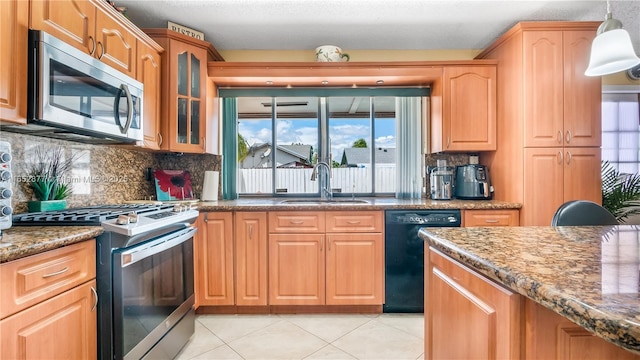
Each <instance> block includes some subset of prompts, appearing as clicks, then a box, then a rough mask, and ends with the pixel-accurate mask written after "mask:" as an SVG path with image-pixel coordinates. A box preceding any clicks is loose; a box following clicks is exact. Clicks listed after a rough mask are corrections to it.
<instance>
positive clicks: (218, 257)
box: [194, 212, 235, 306]
mask: <svg viewBox="0 0 640 360" xmlns="http://www.w3.org/2000/svg"><path fill="white" fill-rule="evenodd" d="M194 253H195V257H196V259H195V262H194V264H195V267H196V269H195V282H196V284H195V293H196V303H197V305H198V306H202V305H233V304H234V298H235V294H234V286H233V267H234V258H233V213H232V212H203V213H201V214H200V218H199V219H198V233H197V235H196V241H195V244H194Z"/></svg>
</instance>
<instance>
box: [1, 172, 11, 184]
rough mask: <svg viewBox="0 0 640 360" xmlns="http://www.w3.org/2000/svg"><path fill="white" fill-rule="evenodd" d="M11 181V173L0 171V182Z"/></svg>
mask: <svg viewBox="0 0 640 360" xmlns="http://www.w3.org/2000/svg"><path fill="white" fill-rule="evenodd" d="M10 179H11V171H7V170H2V171H0V181H9V180H10Z"/></svg>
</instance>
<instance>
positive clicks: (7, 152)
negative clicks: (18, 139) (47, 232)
mask: <svg viewBox="0 0 640 360" xmlns="http://www.w3.org/2000/svg"><path fill="white" fill-rule="evenodd" d="M11 178H12V174H11V144H10V143H9V142H7V141H0V231H1V230H3V229H8V228H10V227H11V214H12V213H13V208H12V207H11V195H13V192H12V191H11ZM0 234H1V232H0Z"/></svg>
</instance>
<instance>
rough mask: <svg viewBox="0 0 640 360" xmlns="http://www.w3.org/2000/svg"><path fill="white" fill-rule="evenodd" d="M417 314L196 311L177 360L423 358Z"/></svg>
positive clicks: (407, 359)
mask: <svg viewBox="0 0 640 360" xmlns="http://www.w3.org/2000/svg"><path fill="white" fill-rule="evenodd" d="M423 324H424V317H423V315H422V314H322V315H320V314H313V315H306V314H295V315H288V314H287V315H198V316H197V317H196V330H195V334H194V335H193V337H192V338H191V340H190V341H189V342H188V343H187V344H186V345H185V347H184V348H183V349H182V351H181V352H180V353H179V354H178V356H177V358H176V359H179V360H187V359H211V360H216V359H263V360H267V359H269V360H275V359H277V360H282V359H331V360H338V359H362V360H375V359H393V360H405V359H406V360H415V359H423V358H424V354H423V352H424V346H423V344H424V342H423V338H424V328H423Z"/></svg>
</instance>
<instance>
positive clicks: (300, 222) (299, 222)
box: [289, 220, 304, 225]
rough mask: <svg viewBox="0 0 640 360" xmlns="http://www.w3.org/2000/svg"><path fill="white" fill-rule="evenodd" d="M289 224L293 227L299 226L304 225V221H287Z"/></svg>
mask: <svg viewBox="0 0 640 360" xmlns="http://www.w3.org/2000/svg"><path fill="white" fill-rule="evenodd" d="M289 223H290V224H293V225H301V224H304V221H302V220H296V221H293V220H289Z"/></svg>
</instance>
